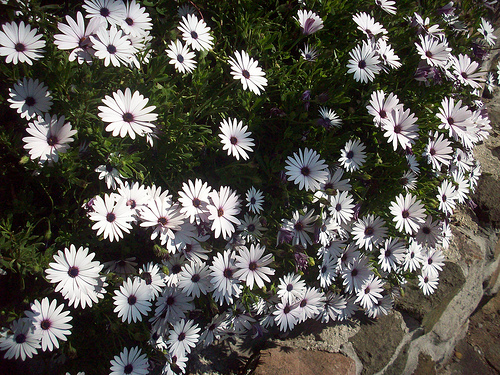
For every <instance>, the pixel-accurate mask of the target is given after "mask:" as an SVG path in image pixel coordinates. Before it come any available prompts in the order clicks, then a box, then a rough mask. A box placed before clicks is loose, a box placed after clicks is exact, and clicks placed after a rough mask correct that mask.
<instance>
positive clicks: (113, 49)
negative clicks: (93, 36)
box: [106, 44, 116, 55]
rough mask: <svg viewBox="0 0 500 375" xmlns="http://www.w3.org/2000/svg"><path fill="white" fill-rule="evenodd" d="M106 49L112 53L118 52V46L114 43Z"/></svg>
mask: <svg viewBox="0 0 500 375" xmlns="http://www.w3.org/2000/svg"><path fill="white" fill-rule="evenodd" d="M106 49H107V50H108V52H109V53H110V54H112V55H113V54H115V53H116V47H115V46H114V45H112V44H110V45H109V46H108V47H107V48H106Z"/></svg>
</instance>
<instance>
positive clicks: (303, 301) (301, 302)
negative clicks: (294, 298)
mask: <svg viewBox="0 0 500 375" xmlns="http://www.w3.org/2000/svg"><path fill="white" fill-rule="evenodd" d="M305 305H307V300H306V299H303V300H302V301H300V307H304V306H305Z"/></svg>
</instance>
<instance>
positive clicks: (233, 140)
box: [229, 137, 238, 145]
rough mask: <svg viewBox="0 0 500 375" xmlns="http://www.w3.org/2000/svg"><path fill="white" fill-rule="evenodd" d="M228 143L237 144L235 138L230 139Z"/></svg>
mask: <svg viewBox="0 0 500 375" xmlns="http://www.w3.org/2000/svg"><path fill="white" fill-rule="evenodd" d="M229 142H231V144H232V145H235V144H237V143H238V138H236V137H231V138H229Z"/></svg>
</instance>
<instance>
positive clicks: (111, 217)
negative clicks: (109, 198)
mask: <svg viewBox="0 0 500 375" xmlns="http://www.w3.org/2000/svg"><path fill="white" fill-rule="evenodd" d="M106 220H107V221H109V222H110V223H112V222H113V221H115V220H116V215H115V214H114V213H112V212H109V213H108V214H107V215H106Z"/></svg>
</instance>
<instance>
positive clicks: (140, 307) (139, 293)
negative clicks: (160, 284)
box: [113, 277, 151, 324]
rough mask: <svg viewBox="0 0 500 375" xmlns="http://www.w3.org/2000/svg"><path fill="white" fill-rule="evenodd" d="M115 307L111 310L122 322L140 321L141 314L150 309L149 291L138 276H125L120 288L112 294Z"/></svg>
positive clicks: (145, 313)
mask: <svg viewBox="0 0 500 375" xmlns="http://www.w3.org/2000/svg"><path fill="white" fill-rule="evenodd" d="M113 300H114V302H113V304H114V305H115V308H114V310H113V312H116V313H118V318H122V322H125V321H127V323H129V324H130V322H136V321H139V322H140V321H142V316H143V315H147V313H148V312H149V311H150V310H151V302H150V291H149V289H148V287H147V286H146V284H145V283H144V282H142V280H141V279H140V278H137V277H134V278H127V280H124V281H123V284H122V285H121V286H120V290H118V289H117V290H115V295H114V296H113Z"/></svg>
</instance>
